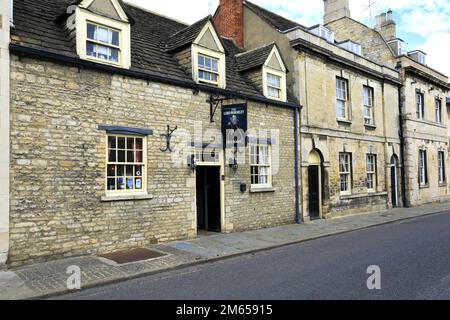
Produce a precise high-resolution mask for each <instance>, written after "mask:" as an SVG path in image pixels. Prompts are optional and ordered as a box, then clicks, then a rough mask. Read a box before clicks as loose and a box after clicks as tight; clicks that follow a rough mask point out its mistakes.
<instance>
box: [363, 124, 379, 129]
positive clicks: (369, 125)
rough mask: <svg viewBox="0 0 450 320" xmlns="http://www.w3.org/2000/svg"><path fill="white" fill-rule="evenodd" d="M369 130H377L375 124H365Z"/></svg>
mask: <svg viewBox="0 0 450 320" xmlns="http://www.w3.org/2000/svg"><path fill="white" fill-rule="evenodd" d="M364 126H365V127H366V129H367V130H375V129H376V128H377V126H376V125H374V124H364Z"/></svg>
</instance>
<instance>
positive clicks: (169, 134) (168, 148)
mask: <svg viewBox="0 0 450 320" xmlns="http://www.w3.org/2000/svg"><path fill="white" fill-rule="evenodd" d="M176 130H178V126H176V127H175V129H173V130H172V129H170V126H167V133H166V134H161V138H165V139H166V148H165V149H160V150H161V152H166V151H169V152H171V153H172V152H173V149H172V147H171V146H170V143H171V141H172V135H173V133H174V132H175V131H176Z"/></svg>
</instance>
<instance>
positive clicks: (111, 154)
mask: <svg viewBox="0 0 450 320" xmlns="http://www.w3.org/2000/svg"><path fill="white" fill-rule="evenodd" d="M108 161H109V162H116V161H117V157H116V150H115V149H113V150H111V149H110V150H108Z"/></svg>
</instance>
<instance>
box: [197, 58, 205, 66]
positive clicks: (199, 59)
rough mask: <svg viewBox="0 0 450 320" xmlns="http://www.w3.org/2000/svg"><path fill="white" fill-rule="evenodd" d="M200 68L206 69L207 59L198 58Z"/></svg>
mask: <svg viewBox="0 0 450 320" xmlns="http://www.w3.org/2000/svg"><path fill="white" fill-rule="evenodd" d="M198 66H199V67H201V68H204V67H205V57H203V56H201V55H199V56H198Z"/></svg>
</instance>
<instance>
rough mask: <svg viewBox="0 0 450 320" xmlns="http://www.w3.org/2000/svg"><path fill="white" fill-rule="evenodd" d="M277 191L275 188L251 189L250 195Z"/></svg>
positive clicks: (253, 187)
mask: <svg viewBox="0 0 450 320" xmlns="http://www.w3.org/2000/svg"><path fill="white" fill-rule="evenodd" d="M275 191H276V189H275V188H273V187H255V186H252V187H250V193H264V192H275Z"/></svg>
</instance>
